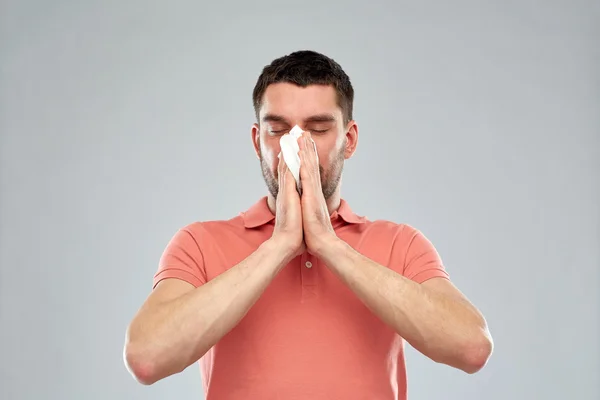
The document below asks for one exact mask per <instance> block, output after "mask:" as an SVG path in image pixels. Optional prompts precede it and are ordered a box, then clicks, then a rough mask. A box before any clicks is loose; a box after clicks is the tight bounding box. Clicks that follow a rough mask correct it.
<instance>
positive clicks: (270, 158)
mask: <svg viewBox="0 0 600 400" xmlns="http://www.w3.org/2000/svg"><path fill="white" fill-rule="evenodd" d="M260 150H261V153H262V157H263V160H264V162H265V163H266V164H267V165H268V166H270V167H271V168H273V169H277V163H278V161H279V159H278V158H277V155H278V154H279V152H280V151H281V150H280V148H279V143H273V142H271V143H269V142H268V141H267V142H263V143H261V147H260Z"/></svg>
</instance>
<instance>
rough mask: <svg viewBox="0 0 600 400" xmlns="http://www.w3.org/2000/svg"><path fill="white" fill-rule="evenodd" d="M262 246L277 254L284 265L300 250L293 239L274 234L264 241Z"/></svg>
mask: <svg viewBox="0 0 600 400" xmlns="http://www.w3.org/2000/svg"><path fill="white" fill-rule="evenodd" d="M262 247H264V248H265V249H266V250H267V251H268V252H269V253H270V254H273V255H275V257H277V259H278V260H280V262H281V266H282V267H283V266H285V265H286V264H287V263H289V262H290V261H291V260H292V259H293V258H294V257H295V255H296V252H297V251H298V247H297V246H295V245H294V243H293V241H292V240H290V239H287V238H285V237H281V236H272V237H271V238H269V239H267V240H266V241H265V242H264V243H263V245H262Z"/></svg>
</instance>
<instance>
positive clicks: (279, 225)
mask: <svg viewBox="0 0 600 400" xmlns="http://www.w3.org/2000/svg"><path fill="white" fill-rule="evenodd" d="M277 175H278V182H279V193H278V194H277V199H276V201H275V208H276V211H275V228H274V230H273V236H272V238H273V239H275V240H276V241H278V242H279V243H281V245H282V246H284V247H285V249H284V250H285V251H286V253H289V255H290V257H291V258H293V257H296V256H297V255H300V254H302V253H303V252H304V251H305V250H306V246H305V244H304V240H303V230H302V209H301V205H300V195H299V194H298V191H297V189H296V180H295V179H294V176H293V175H292V173H291V171H290V170H289V169H288V167H287V164H286V163H285V161H284V160H283V156H282V155H281V154H280V155H279V164H278V165H277Z"/></svg>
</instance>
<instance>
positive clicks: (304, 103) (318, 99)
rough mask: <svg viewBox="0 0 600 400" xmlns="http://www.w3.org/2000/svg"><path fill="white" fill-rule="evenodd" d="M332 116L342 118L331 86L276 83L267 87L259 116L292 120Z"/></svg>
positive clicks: (335, 94)
mask: <svg viewBox="0 0 600 400" xmlns="http://www.w3.org/2000/svg"><path fill="white" fill-rule="evenodd" d="M324 113H327V114H330V115H334V116H335V117H336V118H341V117H342V110H341V109H340V107H339V105H338V102H337V93H336V91H335V89H334V87H333V86H331V85H309V86H306V87H301V86H298V85H294V84H292V83H274V84H271V85H269V86H268V87H267V89H266V90H265V94H264V97H263V101H262V105H261V108H260V111H259V115H260V116H261V117H262V116H263V115H265V114H277V115H281V116H284V117H286V118H290V119H298V120H301V119H304V118H307V117H310V116H311V115H319V114H324Z"/></svg>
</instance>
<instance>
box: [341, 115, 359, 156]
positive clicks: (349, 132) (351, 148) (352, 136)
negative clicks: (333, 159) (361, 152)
mask: <svg viewBox="0 0 600 400" xmlns="http://www.w3.org/2000/svg"><path fill="white" fill-rule="evenodd" d="M345 136H346V147H345V149H344V158H345V159H346V160H347V159H349V158H350V157H352V156H353V155H354V152H355V151H356V146H357V145H358V124H357V123H356V121H354V120H352V121H350V122H348V125H346V135H345Z"/></svg>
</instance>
